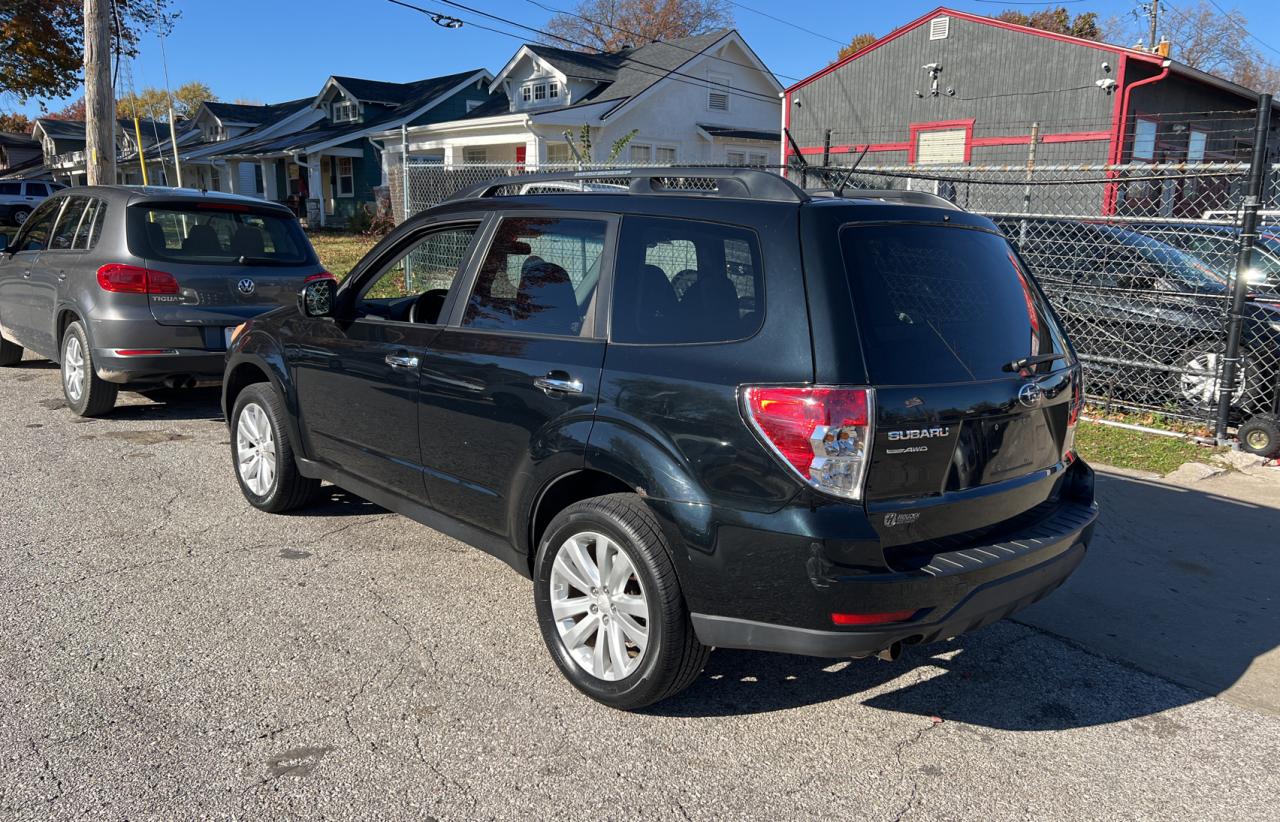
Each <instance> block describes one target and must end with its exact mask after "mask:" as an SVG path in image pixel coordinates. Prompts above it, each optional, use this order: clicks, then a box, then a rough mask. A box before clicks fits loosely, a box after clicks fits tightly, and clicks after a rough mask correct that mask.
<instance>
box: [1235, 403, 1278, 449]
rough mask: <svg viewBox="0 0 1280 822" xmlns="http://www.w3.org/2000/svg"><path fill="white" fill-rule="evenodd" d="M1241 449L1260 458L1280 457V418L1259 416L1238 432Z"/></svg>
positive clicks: (1265, 415)
mask: <svg viewBox="0 0 1280 822" xmlns="http://www.w3.org/2000/svg"><path fill="white" fill-rule="evenodd" d="M1236 435H1237V436H1238V437H1239V438H1240V448H1241V449H1242V450H1244V451H1247V452H1249V453H1250V454H1257V455H1258V456H1260V457H1267V458H1268V459H1270V458H1273V457H1280V417H1275V416H1272V415H1271V414H1257V415H1255V416H1253V417H1250V418H1249V419H1248V420H1247V421H1246V422H1245V423H1243V424H1242V425H1241V426H1240V428H1239V429H1237V431H1236Z"/></svg>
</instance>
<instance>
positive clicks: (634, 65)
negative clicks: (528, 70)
mask: <svg viewBox="0 0 1280 822" xmlns="http://www.w3.org/2000/svg"><path fill="white" fill-rule="evenodd" d="M432 1H433V2H437V3H445V4H447V5H449V6H453V7H456V8H460V9H464V10H466V11H469V12H471V13H472V14H479V15H481V16H483V17H488V18H490V19H493V20H497V21H499V22H501V23H506V24H507V25H510V26H515V27H516V28H521V29H525V30H526V31H531V32H533V33H535V34H540V35H542V36H544V37H550V38H552V39H555V40H560V41H562V42H565V43H569V44H570V45H574V46H577V47H579V48H584V49H589V48H591V46H589V45H587V44H586V43H579V42H577V41H575V40H571V39H569V38H567V37H562V36H560V35H558V34H552V33H551V32H548V31H543V30H542V29H538V28H534V27H533V26H527V25H525V24H523V23H517V22H516V21H514V20H509V19H507V18H505V17H499V16H498V15H495V14H490V13H488V12H485V11H481V10H479V9H474V8H471V7H470V6H466V5H463V4H462V3H456V2H452V0H432ZM387 2H389V3H392V4H394V5H397V6H403V7H405V8H407V9H411V10H413V11H416V12H418V13H420V14H426V15H428V16H429V15H431V14H436V13H438V12H433V11H431V10H430V9H425V8H422V7H421V6H415V5H414V4H412V3H406V2H404V0H387ZM465 22H466V23H467V25H470V26H474V27H476V28H478V29H482V30H484V31H490V32H493V33H495V34H501V35H503V36H506V37H511V38H514V39H516V40H520V41H522V42H527V39H526V38H525V37H524V36H523V35H520V34H515V33H512V32H509V31H502V30H500V29H495V28H491V27H488V26H485V25H482V24H480V23H475V22H473V21H470V20H467V21H465ZM627 62H628V67H629V68H631V69H632V70H633V71H637V72H639V73H641V74H647V75H649V76H651V77H659V78H669V79H671V80H673V81H675V82H680V83H685V84H687V85H691V86H696V87H697V88H700V89H705V88H707V81H706V80H704V79H703V78H701V77H695V76H693V75H691V74H685V73H684V72H681V71H677V70H675V69H667V68H664V67H663V66H659V65H655V64H653V63H646V62H645V61H643V60H637V59H636V58H634V57H628V58H627ZM639 66H646V67H648V68H651V69H656V71H645V70H644V69H642V68H639ZM681 78H688V79H681ZM722 90H723V91H724V93H726V94H730V95H733V96H735V97H742V98H744V99H748V100H755V101H757V102H759V101H766V102H769V103H776V102H778V98H777V97H776V96H774V95H771V94H762V93H760V92H755V91H748V90H746V89H741V90H739V89H734V88H732V87H729V86H725V87H723V88H722Z"/></svg>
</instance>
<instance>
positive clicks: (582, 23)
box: [542, 0, 733, 52]
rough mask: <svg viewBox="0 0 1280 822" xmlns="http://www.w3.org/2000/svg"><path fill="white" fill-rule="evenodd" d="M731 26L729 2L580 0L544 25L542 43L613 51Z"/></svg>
mask: <svg viewBox="0 0 1280 822" xmlns="http://www.w3.org/2000/svg"><path fill="white" fill-rule="evenodd" d="M732 25H733V14H732V12H731V11H730V8H729V3H728V2H727V0H579V2H578V3H577V4H576V5H574V7H573V8H572V9H571V10H570V11H562V12H559V13H558V14H556V15H555V16H554V17H552V18H551V20H549V21H548V22H547V24H546V31H547V33H548V36H543V37H542V40H543V42H545V43H547V44H548V45H552V46H556V47H557V48H564V49H572V50H574V51H593V52H605V51H617V50H619V49H621V48H624V47H626V46H640V45H644V44H645V43H652V42H655V41H658V40H674V39H676V38H678V37H689V36H692V35H695V34H703V33H705V32H708V31H714V30H715V29H721V28H728V27H730V26H732Z"/></svg>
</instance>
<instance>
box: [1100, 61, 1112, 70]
mask: <svg viewBox="0 0 1280 822" xmlns="http://www.w3.org/2000/svg"><path fill="white" fill-rule="evenodd" d="M1102 70H1103V71H1106V72H1110V71H1111V64H1110V63H1108V62H1106V61H1103V63H1102Z"/></svg>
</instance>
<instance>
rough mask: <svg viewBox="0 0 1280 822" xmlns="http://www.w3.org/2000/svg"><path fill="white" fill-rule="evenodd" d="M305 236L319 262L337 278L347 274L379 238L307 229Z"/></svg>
mask: <svg viewBox="0 0 1280 822" xmlns="http://www.w3.org/2000/svg"><path fill="white" fill-rule="evenodd" d="M307 238H308V239H309V240H311V244H312V245H313V246H315V249H316V253H317V254H319V255H320V264H321V265H323V266H324V267H325V270H326V271H328V272H329V273H331V274H333V276H335V277H337V278H338V279H339V280H341V279H342V278H343V277H346V276H347V274H348V273H349V272H350V271H351V269H352V268H353V267H354V266H355V264H356V263H358V262H360V259H361V258H362V257H364V255H365V254H367V253H368V252H369V249H371V248H373V246H374V245H375V244H376V243H377V242H378V239H379V238H377V237H365V236H363V235H361V234H350V233H347V232H340V231H309V232H307Z"/></svg>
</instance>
